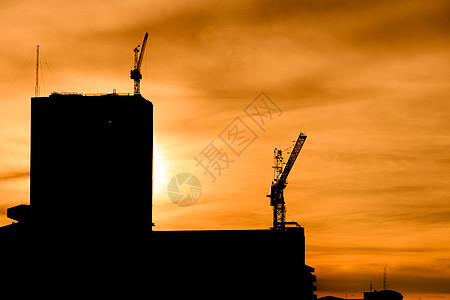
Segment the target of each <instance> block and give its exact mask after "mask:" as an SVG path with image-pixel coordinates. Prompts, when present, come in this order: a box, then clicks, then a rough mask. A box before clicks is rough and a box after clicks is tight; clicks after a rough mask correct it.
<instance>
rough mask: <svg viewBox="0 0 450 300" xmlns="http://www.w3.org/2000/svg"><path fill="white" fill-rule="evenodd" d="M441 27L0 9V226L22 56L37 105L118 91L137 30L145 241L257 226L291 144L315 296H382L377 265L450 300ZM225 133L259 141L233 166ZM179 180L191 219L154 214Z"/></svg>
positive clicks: (407, 286) (19, 173) (264, 222)
mask: <svg viewBox="0 0 450 300" xmlns="http://www.w3.org/2000/svg"><path fill="white" fill-rule="evenodd" d="M449 13H450V3H449V2H448V1H425V0H424V1H414V0H404V1H387V0H386V1H380V0H378V1H356V0H354V1H332V0H327V1H312V0H311V1H256V0H255V1H233V2H229V3H228V2H226V3H223V1H195V0H194V1H193V0H189V1H187V0H185V1H181V0H180V1H143V0H142V1H139V0H128V1H118V0H117V1H106V0H105V1H97V0H95V1H93V0H83V1H76V2H75V1H74V2H68V1H57V0H41V1H21V0H14V1H9V0H6V1H1V3H0V30H1V33H2V41H3V42H2V43H1V44H0V51H1V55H0V64H1V66H2V68H1V70H0V79H1V81H0V141H1V143H0V225H6V224H8V223H10V222H11V220H9V219H7V218H6V208H7V207H10V206H13V205H16V204H20V203H27V202H29V133H30V132H29V124H30V123H29V122H30V110H29V101H30V97H31V96H33V95H34V63H35V62H34V53H33V51H34V49H35V46H36V45H37V44H39V45H40V46H41V50H42V53H43V55H44V57H45V61H44V60H43V61H42V69H43V81H42V80H41V95H48V94H49V93H51V92H52V91H54V90H56V91H77V92H84V93H90V92H112V90H113V89H117V92H132V89H133V83H132V81H131V79H129V70H130V69H131V67H132V63H133V62H132V60H133V52H132V49H133V48H134V47H135V46H136V44H138V43H140V42H141V40H142V38H143V35H144V33H145V31H148V32H149V35H150V37H149V42H148V45H147V46H148V52H147V55H146V57H145V60H144V62H143V66H142V73H143V76H144V79H143V81H142V83H141V91H142V94H143V96H144V97H146V98H148V99H150V100H151V101H152V102H153V103H154V105H155V143H156V148H157V149H156V153H155V157H156V159H157V160H158V162H157V164H158V165H157V171H158V172H157V173H159V174H156V176H158V178H156V179H155V181H156V185H157V186H156V192H155V199H154V221H155V222H156V224H157V227H156V228H157V229H161V230H162V229H205V228H208V229H246V228H268V227H269V226H270V225H271V207H270V206H269V202H268V198H266V197H265V195H266V193H268V192H269V187H270V182H271V178H272V169H271V166H272V159H273V157H272V155H273V148H274V147H281V148H287V147H288V146H290V145H291V141H293V140H295V139H296V138H297V136H298V133H299V132H300V131H304V132H306V134H307V135H308V139H307V141H306V143H305V146H304V147H303V150H302V152H301V153H300V156H299V158H298V161H297V162H296V164H295V165H294V168H293V170H292V172H291V175H290V176H289V185H288V187H287V188H286V192H285V194H286V195H285V196H286V202H287V209H288V220H295V221H298V222H299V223H301V224H302V225H303V226H304V227H305V229H306V239H307V254H306V260H307V263H308V264H309V265H311V266H313V267H315V268H316V275H317V277H318V282H317V286H318V288H319V291H318V293H317V294H318V295H319V296H325V295H335V296H341V297H344V295H345V293H347V295H348V297H349V298H350V297H351V295H353V297H355V298H356V297H362V292H363V291H365V290H368V286H369V281H370V280H372V281H373V282H374V287H375V288H376V289H381V288H382V277H383V276H382V275H383V267H384V265H385V264H387V265H388V271H389V275H388V287H389V288H392V289H395V290H398V291H400V292H402V293H403V295H404V296H405V298H406V299H418V297H422V299H423V300H425V299H450V205H449V200H450V199H449V198H450V190H449V187H448V186H449V179H450V172H449V171H450V154H449V151H448V148H449V146H450V112H449V107H450V81H449V79H450V66H449V62H450V35H449V34H448V32H449V31H448V29H449V28H450V19H449V17H448V16H449ZM28 57H29V60H28V62H27V63H26V64H25V62H26V60H27V58H28ZM22 66H23V69H22V71H21V72H19V70H21V68H22ZM49 70H51V72H50V71H49ZM16 74H18V75H17V76H16ZM41 77H42V76H41ZM14 78H15V80H13V79H14ZM261 91H265V92H266V93H267V95H268V96H270V97H271V99H272V100H273V101H274V102H275V103H276V104H277V105H278V106H279V108H280V109H281V110H282V112H283V113H282V114H281V115H280V116H278V114H277V115H274V116H273V118H272V120H268V122H267V123H266V125H265V127H264V131H263V130H262V129H261V128H259V127H257V125H256V124H255V123H253V122H252V120H250V119H249V118H248V117H247V116H246V114H245V112H244V109H245V107H246V106H247V105H248V104H250V103H251V101H252V100H253V99H254V98H255V97H256V96H257V95H258V94H259V93H260V92H261ZM237 117H240V118H241V120H242V121H243V122H244V123H245V124H247V125H248V126H249V127H250V128H251V129H252V130H253V131H254V133H255V134H256V135H257V136H258V138H257V139H256V140H254V141H253V142H252V143H251V144H250V145H249V146H248V148H246V149H245V151H243V152H242V154H241V155H240V156H239V157H238V156H236V155H235V154H233V152H231V151H230V150H229V149H227V148H226V145H225V144H224V143H223V141H221V139H220V137H219V135H220V134H221V132H223V131H224V130H225V129H226V128H227V126H228V125H229V124H230V123H231V122H232V121H233V120H235V118H237ZM210 142H213V143H214V145H216V146H218V147H220V148H223V149H222V150H223V151H225V152H227V154H228V155H229V157H230V159H232V160H234V162H233V163H231V164H230V167H229V169H228V170H225V171H223V172H222V174H221V175H220V176H219V177H218V178H217V180H216V182H214V183H212V182H211V179H210V177H208V176H205V175H204V174H203V171H202V169H201V168H199V167H196V162H195V160H194V157H195V156H197V157H198V156H199V153H200V152H201V151H202V150H203V149H204V148H205V147H207V146H208V144H209V143H210ZM180 172H190V173H193V174H195V175H196V176H198V178H199V179H200V181H201V183H202V186H203V192H202V196H201V198H200V200H199V201H198V202H197V203H196V204H195V205H192V206H189V207H179V206H176V205H174V204H173V203H172V202H170V200H169V199H168V196H167V193H166V188H167V184H168V181H169V179H170V178H171V177H173V176H175V175H176V174H178V173H180ZM80 206H83V203H80Z"/></svg>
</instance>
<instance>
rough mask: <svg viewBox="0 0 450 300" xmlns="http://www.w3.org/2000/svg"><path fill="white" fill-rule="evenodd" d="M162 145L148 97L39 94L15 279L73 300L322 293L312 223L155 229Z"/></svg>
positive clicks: (13, 263) (13, 257) (12, 229)
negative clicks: (310, 245)
mask: <svg viewBox="0 0 450 300" xmlns="http://www.w3.org/2000/svg"><path fill="white" fill-rule="evenodd" d="M152 145H153V105H152V103H151V102H150V101H148V100H146V99H144V98H143V97H142V96H140V95H128V94H127V95H122V94H116V93H112V94H103V95H83V94H75V93H72V94H68V93H64V94H61V93H53V94H52V95H50V96H49V97H35V98H32V99H31V155H30V156H31V158H30V161H31V162H30V164H31V168H30V169H31V170H30V177H31V178H30V204H22V205H18V206H15V207H11V208H9V209H8V210H7V215H8V217H9V218H11V219H13V220H15V221H17V222H15V223H13V224H10V225H7V226H4V227H1V228H0V232H2V233H4V234H6V233H15V234H14V236H15V238H14V242H13V241H9V243H8V240H7V238H2V241H3V245H9V246H8V247H7V249H8V250H9V251H10V253H9V255H8V257H9V258H10V259H9V260H8V262H7V263H3V266H4V268H5V270H9V272H11V273H10V274H11V276H10V277H11V278H13V279H16V280H17V282H21V283H22V285H25V286H27V287H28V288H29V289H31V290H33V291H39V290H40V289H44V291H45V293H43V294H45V295H46V293H48V292H49V291H53V290H54V287H58V288H60V289H62V290H64V291H70V296H71V297H72V296H73V295H74V293H75V294H76V293H79V296H83V297H84V296H85V295H86V293H89V294H91V295H92V294H93V293H94V292H98V293H99V295H101V297H102V298H104V297H105V296H106V295H108V296H115V297H120V296H125V297H126V298H127V299H129V298H133V296H132V295H134V296H135V297H142V295H148V294H150V295H154V296H156V295H158V296H156V297H159V296H161V297H165V298H169V299H175V298H186V297H195V298H196V299H198V298H200V299H211V298H219V297H220V298H222V297H226V298H234V299H242V298H244V297H247V298H249V299H255V298H262V299H268V298H270V297H271V298H280V297H282V298H287V297H289V298H297V299H305V300H306V299H307V300H311V299H316V298H317V297H316V296H315V295H314V291H315V290H316V287H315V286H314V282H315V281H316V277H315V275H313V273H314V268H312V267H310V266H307V265H306V264H305V234H304V228H303V227H301V226H297V227H293V228H288V229H287V230H286V231H282V232H281V231H273V230H269V229H267V230H209V231H208V230H206V231H205V230H203V231H152V224H153V223H152V156H153V148H152ZM3 236H5V235H3ZM6 236H9V237H11V236H12V235H6ZM16 237H20V239H19V240H17V239H16ZM9 264H10V265H9ZM44 271H45V274H48V275H45V276H44V275H43V274H44ZM79 274H82V275H81V278H82V280H81V281H80V279H79V278H80V277H79V276H80V275H79ZM26 279H29V280H28V281H26ZM24 280H25V281H24ZM102 282H104V283H105V284H103V283H102ZM17 290H18V291H19V290H20V288H19V289H17ZM36 295H41V294H40V293H36V294H35V295H34V296H36ZM64 295H65V294H64Z"/></svg>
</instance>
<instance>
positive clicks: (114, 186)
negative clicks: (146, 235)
mask: <svg viewBox="0 0 450 300" xmlns="http://www.w3.org/2000/svg"><path fill="white" fill-rule="evenodd" d="M152 147H153V105H152V103H151V102H150V101H147V100H145V99H144V98H142V97H141V96H140V95H135V96H128V95H126V96H122V95H118V94H107V95H97V96H85V95H80V94H69V95H67V94H64V95H61V94H52V95H50V96H49V97H38V98H32V99H31V158H30V161H31V167H30V207H26V206H24V205H20V206H18V207H15V208H10V209H8V217H10V218H12V219H14V220H17V221H19V223H17V224H14V225H12V226H9V227H8V228H7V229H8V230H19V231H30V230H33V231H40V232H42V231H45V232H49V231H64V232H70V233H83V234H86V233H92V232H93V231H100V232H103V233H107V232H115V233H117V232H129V231H133V232H137V231H150V230H151V224H152Z"/></svg>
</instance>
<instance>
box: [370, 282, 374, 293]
mask: <svg viewBox="0 0 450 300" xmlns="http://www.w3.org/2000/svg"><path fill="white" fill-rule="evenodd" d="M369 291H370V292H371V293H372V292H373V285H372V281H370V284H369Z"/></svg>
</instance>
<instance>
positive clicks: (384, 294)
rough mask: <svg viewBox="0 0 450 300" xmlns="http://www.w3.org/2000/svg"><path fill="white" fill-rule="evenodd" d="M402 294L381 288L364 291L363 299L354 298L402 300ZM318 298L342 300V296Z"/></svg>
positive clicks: (320, 299)
mask: <svg viewBox="0 0 450 300" xmlns="http://www.w3.org/2000/svg"><path fill="white" fill-rule="evenodd" d="M402 299H403V295H402V294H400V293H399V292H396V291H392V290H382V291H371V292H364V299H355V300H402ZM318 300H344V298H339V297H333V296H326V297H321V298H319V299H318Z"/></svg>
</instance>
